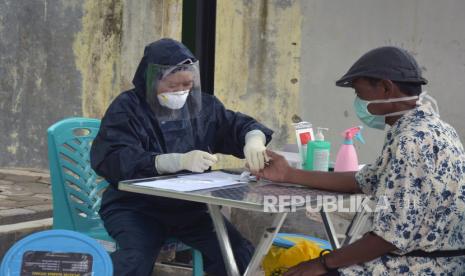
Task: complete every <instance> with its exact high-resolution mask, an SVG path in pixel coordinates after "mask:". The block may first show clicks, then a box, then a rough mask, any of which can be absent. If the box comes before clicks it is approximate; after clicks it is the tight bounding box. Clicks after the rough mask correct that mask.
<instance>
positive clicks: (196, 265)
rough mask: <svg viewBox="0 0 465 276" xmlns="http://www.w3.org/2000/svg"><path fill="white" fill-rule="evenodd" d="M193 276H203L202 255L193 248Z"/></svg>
mask: <svg viewBox="0 0 465 276" xmlns="http://www.w3.org/2000/svg"><path fill="white" fill-rule="evenodd" d="M192 275H193V276H203V260H202V253H200V251H198V250H196V249H194V248H192Z"/></svg>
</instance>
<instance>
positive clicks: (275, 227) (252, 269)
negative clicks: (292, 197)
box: [244, 213, 287, 276]
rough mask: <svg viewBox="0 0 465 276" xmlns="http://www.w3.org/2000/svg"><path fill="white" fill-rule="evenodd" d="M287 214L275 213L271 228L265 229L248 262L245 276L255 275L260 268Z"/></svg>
mask: <svg viewBox="0 0 465 276" xmlns="http://www.w3.org/2000/svg"><path fill="white" fill-rule="evenodd" d="M286 216H287V213H276V214H274V218H273V223H272V225H271V227H268V228H266V229H265V231H264V233H263V236H262V238H261V239H260V242H259V243H258V245H257V247H256V248H255V252H254V254H253V256H252V259H251V260H250V263H249V266H248V267H247V270H246V271H245V274H244V275H245V276H251V275H256V271H257V269H258V267H259V266H260V263H261V262H262V260H263V257H264V256H265V255H266V254H267V253H268V250H269V249H270V247H271V245H272V244H273V240H274V238H275V237H276V235H277V234H278V233H279V229H281V226H282V225H283V222H284V220H285V219H286Z"/></svg>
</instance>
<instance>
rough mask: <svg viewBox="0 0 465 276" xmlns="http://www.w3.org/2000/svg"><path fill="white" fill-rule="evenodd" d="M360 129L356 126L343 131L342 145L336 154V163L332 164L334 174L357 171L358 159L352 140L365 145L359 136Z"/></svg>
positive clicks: (360, 135) (360, 127)
mask: <svg viewBox="0 0 465 276" xmlns="http://www.w3.org/2000/svg"><path fill="white" fill-rule="evenodd" d="M362 128H363V127H362V126H358V127H352V128H349V129H346V130H345V131H344V133H343V136H344V143H343V144H342V146H341V148H340V149H339V151H338V152H337V156H336V163H335V164H334V171H335V172H350V171H358V157H357V152H356V151H355V147H354V142H353V140H354V137H355V138H356V139H357V140H359V141H360V142H361V143H362V144H365V140H363V137H362V134H361V131H362Z"/></svg>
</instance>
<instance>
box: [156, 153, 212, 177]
mask: <svg viewBox="0 0 465 276" xmlns="http://www.w3.org/2000/svg"><path fill="white" fill-rule="evenodd" d="M217 161H218V159H217V158H216V156H215V155H213V154H210V153H208V152H205V151H201V150H193V151H189V152H187V153H166V154H160V155H157V156H156V157H155V168H156V170H157V172H158V174H165V173H176V172H179V171H182V170H188V171H191V172H204V171H205V170H207V169H208V168H209V167H211V166H212V165H213V164H215V163H216V162H217Z"/></svg>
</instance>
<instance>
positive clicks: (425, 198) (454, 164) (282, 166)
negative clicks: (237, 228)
mask: <svg viewBox="0 0 465 276" xmlns="http://www.w3.org/2000/svg"><path fill="white" fill-rule="evenodd" d="M426 83H427V81H426V79H424V78H423V77H422V76H421V70H420V68H419V66H418V64H417V62H416V61H415V59H414V58H413V56H412V55H411V54H410V53H408V52H407V51H406V50H404V49H401V48H398V47H390V46H389V47H380V48H376V49H373V50H371V51H369V52H367V53H366V54H364V55H363V56H362V57H361V58H360V59H359V60H358V61H356V62H355V64H354V65H353V66H352V67H351V68H350V69H349V70H348V72H347V73H346V74H345V75H344V76H343V77H342V78H341V79H340V80H338V81H337V82H336V85H338V86H341V87H351V88H353V89H354V90H355V100H354V105H353V106H354V111H355V114H356V115H357V116H358V118H359V119H360V120H361V121H362V122H363V123H365V124H366V125H367V126H368V127H371V128H374V129H378V130H384V129H385V127H386V125H389V126H390V128H389V130H388V131H387V133H386V138H385V143H384V146H383V148H382V150H381V153H380V155H379V157H378V158H377V159H376V161H375V162H374V163H372V164H368V165H365V166H364V167H363V168H362V169H361V170H359V171H358V172H316V171H303V170H297V169H293V168H291V167H289V165H288V163H287V162H286V161H285V159H284V158H283V157H282V156H280V155H277V154H276V153H273V152H269V156H270V158H271V159H272V160H271V161H270V165H269V166H268V167H266V168H265V169H263V170H261V171H260V172H259V173H258V174H257V175H258V176H261V177H264V178H268V179H271V180H275V181H281V182H288V183H297V184H302V185H306V186H308V187H311V188H316V189H323V190H330V191H335V192H344V193H364V194H366V195H368V196H370V197H373V199H374V202H375V203H378V204H377V205H376V206H375V208H372V209H371V210H373V211H374V212H373V213H372V214H373V225H372V228H371V229H370V231H369V232H368V233H366V234H365V235H363V237H362V238H361V239H359V240H357V241H355V242H354V243H352V244H350V245H347V246H345V247H342V248H340V249H336V250H334V251H333V252H331V253H329V254H327V255H324V256H322V257H320V258H318V259H315V260H312V261H308V262H303V263H301V264H299V265H297V266H296V267H294V268H292V269H290V270H289V271H288V272H287V273H286V274H285V275H286V276H294V275H465V226H464V223H463V222H464V219H465V212H464V210H465V152H464V149H463V145H462V143H461V142H460V139H459V136H458V134H457V132H456V131H455V129H454V128H453V127H452V126H450V125H449V124H447V123H446V122H444V121H443V120H441V119H440V118H439V111H438V107H437V105H436V101H435V100H434V99H433V98H431V97H430V96H428V95H427V94H426V92H425V91H422V85H425V84H426Z"/></svg>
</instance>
